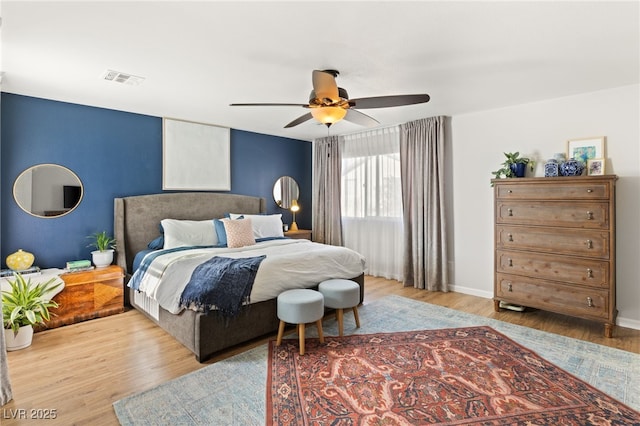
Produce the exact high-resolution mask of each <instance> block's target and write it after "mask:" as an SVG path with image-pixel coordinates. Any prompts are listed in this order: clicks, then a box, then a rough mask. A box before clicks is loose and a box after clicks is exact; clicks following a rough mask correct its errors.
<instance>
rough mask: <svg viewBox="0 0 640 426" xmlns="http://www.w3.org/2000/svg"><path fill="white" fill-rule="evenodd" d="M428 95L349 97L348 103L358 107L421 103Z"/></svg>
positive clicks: (386, 106) (427, 99)
mask: <svg viewBox="0 0 640 426" xmlns="http://www.w3.org/2000/svg"><path fill="white" fill-rule="evenodd" d="M429 99H431V98H430V97H429V95H426V94H423V95H393V96H376V97H372V98H360V99H349V105H351V106H352V107H354V108H358V109H366V108H388V107H395V106H402V105H413V104H423V103H425V102H429Z"/></svg>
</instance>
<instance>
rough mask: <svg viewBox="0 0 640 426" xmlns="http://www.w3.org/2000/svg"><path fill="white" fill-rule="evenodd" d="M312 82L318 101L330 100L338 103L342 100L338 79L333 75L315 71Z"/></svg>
mask: <svg viewBox="0 0 640 426" xmlns="http://www.w3.org/2000/svg"><path fill="white" fill-rule="evenodd" d="M312 80H313V90H314V92H315V93H316V97H317V98H318V99H320V100H323V99H330V100H331V102H338V101H339V100H340V96H339V94H338V85H337V84H336V77H335V75H334V74H333V73H330V72H327V71H318V70H313V76H312Z"/></svg>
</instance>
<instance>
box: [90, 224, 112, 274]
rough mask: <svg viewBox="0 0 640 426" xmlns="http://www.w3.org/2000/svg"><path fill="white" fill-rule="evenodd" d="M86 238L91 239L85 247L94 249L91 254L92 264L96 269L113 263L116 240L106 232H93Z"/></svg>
mask: <svg viewBox="0 0 640 426" xmlns="http://www.w3.org/2000/svg"><path fill="white" fill-rule="evenodd" d="M87 238H89V239H91V243H90V244H89V245H88V246H87V247H94V248H95V250H94V251H92V252H91V257H92V260H93V264H94V265H96V268H103V267H105V266H109V265H111V262H113V250H114V249H115V248H116V240H115V239H113V238H112V237H111V236H109V234H107V231H102V232H95V233H93V234H91V235H89V236H87Z"/></svg>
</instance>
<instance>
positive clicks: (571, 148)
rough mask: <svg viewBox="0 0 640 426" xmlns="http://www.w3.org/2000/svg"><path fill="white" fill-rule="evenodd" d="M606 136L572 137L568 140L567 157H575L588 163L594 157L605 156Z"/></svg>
mask: <svg viewBox="0 0 640 426" xmlns="http://www.w3.org/2000/svg"><path fill="white" fill-rule="evenodd" d="M605 142H606V138H605V137H604V136H595V137H590V138H582V139H572V140H569V141H567V158H574V159H576V160H580V161H582V162H583V163H585V164H586V163H587V162H588V161H589V160H590V159H592V158H605V157H606V156H605V153H604V150H605Z"/></svg>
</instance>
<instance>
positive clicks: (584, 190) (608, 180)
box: [492, 175, 618, 337]
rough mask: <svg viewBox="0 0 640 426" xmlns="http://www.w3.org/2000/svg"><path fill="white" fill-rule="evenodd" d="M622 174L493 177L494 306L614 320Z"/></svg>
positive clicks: (609, 323) (608, 323)
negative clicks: (617, 192) (618, 189)
mask: <svg viewBox="0 0 640 426" xmlns="http://www.w3.org/2000/svg"><path fill="white" fill-rule="evenodd" d="M616 179H617V177H616V176H614V175H605V176H579V177H557V178H551V177H545V178H512V179H494V180H492V182H493V184H494V201H495V207H494V212H495V280H494V292H493V294H494V298H493V300H494V307H495V310H496V311H498V310H500V302H501V301H502V302H505V303H507V304H513V305H520V306H526V307H532V308H537V309H542V310H547V311H553V312H557V313H561V314H566V315H570V316H575V317H580V318H584V319H588V320H594V321H599V322H603V323H604V334H605V336H607V337H611V336H612V334H613V328H614V326H615V323H616V315H617V313H618V311H617V310H616V281H615V268H616V262H615V231H616V227H615V218H616V214H615V183H616Z"/></svg>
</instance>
